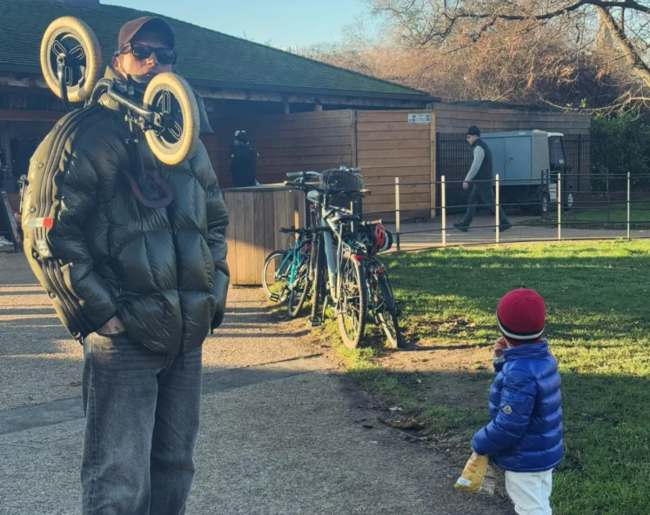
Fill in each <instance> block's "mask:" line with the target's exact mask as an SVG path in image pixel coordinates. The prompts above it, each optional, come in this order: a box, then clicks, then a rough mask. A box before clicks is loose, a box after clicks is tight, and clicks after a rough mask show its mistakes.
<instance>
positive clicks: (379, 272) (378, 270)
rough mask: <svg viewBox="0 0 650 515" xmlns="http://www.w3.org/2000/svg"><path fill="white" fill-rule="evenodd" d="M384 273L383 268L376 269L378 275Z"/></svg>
mask: <svg viewBox="0 0 650 515" xmlns="http://www.w3.org/2000/svg"><path fill="white" fill-rule="evenodd" d="M384 272H385V270H384V269H383V268H378V269H377V273H378V274H383V273H384Z"/></svg>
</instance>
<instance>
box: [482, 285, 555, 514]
mask: <svg viewBox="0 0 650 515" xmlns="http://www.w3.org/2000/svg"><path fill="white" fill-rule="evenodd" d="M497 322H498V324H499V329H500V330H501V333H502V334H503V337H502V338H500V339H499V340H497V342H496V343H495V346H494V354H493V360H494V368H495V372H496V378H495V379H494V382H493V383H492V387H491V388H490V405H489V409H490V420H491V421H490V423H488V424H487V425H486V426H485V427H483V428H481V429H480V430H479V431H478V432H477V433H476V434H475V435H474V438H473V439H472V448H473V450H474V452H475V453H476V454H479V455H485V454H487V455H489V456H490V457H491V459H492V461H493V462H494V463H495V464H496V465H497V466H498V467H500V468H502V469H504V470H505V471H506V490H507V491H508V495H509V496H510V498H511V499H512V501H513V503H514V504H515V511H516V512H517V513H519V514H520V515H524V514H525V515H550V514H551V506H550V504H549V498H550V496H551V487H552V473H553V468H554V467H556V466H557V464H558V463H559V462H560V460H561V459H562V455H563V452H564V449H563V445H562V408H561V407H560V400H561V394H560V382H561V380H560V375H559V373H558V371H557V362H556V361H555V358H554V357H553V356H552V355H551V353H550V352H549V349H548V343H547V342H546V340H542V334H543V332H544V326H545V322H546V307H545V305H544V300H543V299H542V297H541V296H540V295H539V294H538V293H537V292H534V291H533V290H528V289H519V290H513V291H511V292H509V293H508V294H507V295H505V296H504V297H503V298H502V299H501V301H500V302H499V305H498V307H497Z"/></svg>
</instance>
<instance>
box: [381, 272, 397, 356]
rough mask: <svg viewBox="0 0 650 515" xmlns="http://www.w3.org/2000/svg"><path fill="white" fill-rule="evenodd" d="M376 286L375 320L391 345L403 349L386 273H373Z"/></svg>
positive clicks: (391, 290)
mask: <svg viewBox="0 0 650 515" xmlns="http://www.w3.org/2000/svg"><path fill="white" fill-rule="evenodd" d="M375 277H376V281H377V283H376V286H377V287H378V288H375V290H376V291H375V292H374V295H376V296H377V301H378V302H377V318H378V319H379V323H380V324H381V327H382V329H383V330H384V333H386V337H387V338H388V341H389V342H390V343H391V345H392V346H393V347H395V348H397V349H402V348H404V336H403V335H402V331H401V329H400V327H399V320H398V319H397V306H396V305H395V297H394V296H393V289H392V288H391V286H390V282H389V281H388V276H387V275H386V272H385V271H383V272H375Z"/></svg>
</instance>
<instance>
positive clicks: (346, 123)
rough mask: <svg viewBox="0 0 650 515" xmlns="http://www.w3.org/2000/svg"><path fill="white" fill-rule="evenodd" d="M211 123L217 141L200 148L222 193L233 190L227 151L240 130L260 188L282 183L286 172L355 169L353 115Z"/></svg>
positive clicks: (297, 115) (269, 117) (303, 115)
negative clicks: (254, 156) (253, 152)
mask: <svg viewBox="0 0 650 515" xmlns="http://www.w3.org/2000/svg"><path fill="white" fill-rule="evenodd" d="M211 123H212V126H213V128H214V129H215V135H212V136H209V137H207V138H204V142H206V146H207V148H208V152H209V154H210V157H211V159H212V163H213V166H214V167H215V170H216V171H217V175H218V177H219V181H220V184H222V186H223V187H228V186H230V185H231V184H232V182H231V178H230V172H229V171H228V167H229V165H230V155H229V150H230V142H231V140H232V137H233V134H234V133H235V131H236V130H238V129H243V130H245V131H246V132H247V133H248V136H249V138H250V140H251V141H252V143H253V144H254V145H255V147H256V148H257V150H258V153H259V154H260V157H259V159H258V167H257V180H258V181H259V182H260V183H262V184H272V183H278V182H282V181H284V180H286V175H285V174H286V173H287V172H295V171H307V170H315V171H322V170H324V169H326V168H331V167H339V166H343V165H345V166H352V165H353V163H354V150H353V147H354V143H355V131H354V124H355V112H354V111H350V110H343V111H321V112H311V113H291V114H282V115H257V116H232V117H219V118H214V119H212V120H211Z"/></svg>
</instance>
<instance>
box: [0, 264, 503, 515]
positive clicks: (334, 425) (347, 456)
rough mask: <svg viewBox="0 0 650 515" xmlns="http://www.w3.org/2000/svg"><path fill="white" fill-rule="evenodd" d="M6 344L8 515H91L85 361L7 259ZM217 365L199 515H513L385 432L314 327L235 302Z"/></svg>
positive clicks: (206, 418)
mask: <svg viewBox="0 0 650 515" xmlns="http://www.w3.org/2000/svg"><path fill="white" fill-rule="evenodd" d="M0 342H1V343H0V371H1V373H0V515H59V514H60V515H64V514H65V515H68V514H76V513H79V507H78V506H79V504H78V498H79V495H80V492H79V480H78V478H79V470H78V469H79V462H80V457H81V442H82V436H83V419H82V417H83V413H82V409H81V399H80V397H79V396H80V386H79V381H80V378H81V358H82V356H81V348H80V347H79V346H78V344H76V343H75V342H72V341H70V339H69V338H68V337H67V335H66V333H65V331H64V330H63V329H61V327H60V324H59V323H58V320H57V319H56V318H55V317H54V314H53V311H52V309H51V308H50V305H49V302H48V299H47V297H46V296H45V295H44V294H42V292H41V290H40V288H39V287H38V286H36V285H35V284H34V281H33V279H32V277H31V273H30V272H29V270H28V267H27V265H26V263H25V261H24V259H23V257H22V256H21V255H8V254H3V255H0ZM204 362H205V370H204V385H205V387H204V394H203V398H202V425H201V430H200V437H199V444H198V449H197V453H196V461H197V467H198V472H197V476H196V480H195V484H194V488H193V491H192V495H191V499H190V503H189V506H188V510H187V513H188V515H208V514H210V515H211V514H226V515H230V514H242V515H243V514H245V515H254V514H288V515H300V514H310V515H312V514H332V515H345V514H396V513H401V514H414V515H415V514H417V515H419V514H422V515H425V514H437V515H446V514H458V515H460V514H463V515H473V514H476V515H497V514H510V513H512V512H511V509H510V507H509V504H508V503H507V502H504V501H501V500H498V499H489V498H484V497H479V496H470V495H463V494H458V493H456V492H455V491H454V490H453V489H452V486H453V483H454V481H455V479H456V476H457V474H458V470H456V469H454V468H452V467H450V465H449V463H448V462H447V461H446V460H445V459H444V458H443V457H442V456H440V455H439V454H437V453H436V452H435V451H434V450H433V449H432V448H431V447H428V446H427V445H426V444H422V443H417V444H413V443H407V442H406V441H405V440H404V439H403V438H402V437H401V436H400V433H399V432H397V431H394V430H390V429H388V428H386V427H384V426H382V425H380V424H378V423H377V421H376V416H377V412H376V410H375V409H374V408H373V406H372V403H371V402H370V400H369V398H368V397H367V396H366V395H365V394H364V393H363V392H361V391H360V390H359V388H358V387H357V386H356V384H354V383H353V382H352V381H350V380H349V379H348V378H346V377H345V376H341V375H340V374H339V373H338V372H337V370H335V369H334V367H333V365H332V364H331V363H330V362H329V361H327V359H325V358H324V357H323V356H322V355H321V348H320V347H319V345H318V344H317V343H315V342H314V341H313V338H311V336H310V334H309V332H308V331H306V330H305V328H304V325H303V324H302V322H300V321H297V322H293V323H286V322H278V320H277V319H276V318H274V317H273V315H272V314H270V313H269V312H268V310H267V309H266V304H265V302H264V299H263V298H262V297H261V295H260V292H259V291H258V290H247V289H238V290H232V291H231V295H230V301H229V314H228V317H227V320H226V323H225V324H224V326H223V328H222V329H221V330H220V331H219V335H218V336H213V337H210V338H209V339H208V341H207V342H206V345H205V353H204ZM364 424H366V425H371V426H373V427H372V428H364V427H363V425H364ZM154 515H157V514H154Z"/></svg>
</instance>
